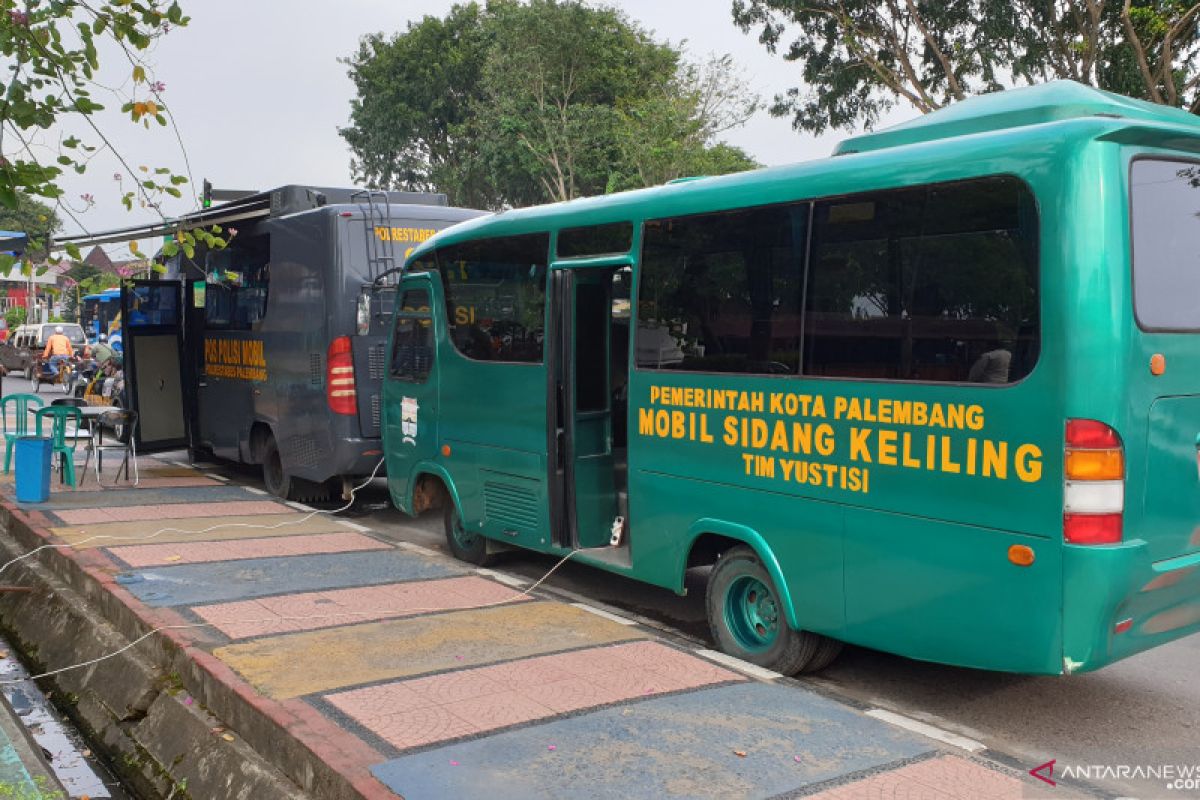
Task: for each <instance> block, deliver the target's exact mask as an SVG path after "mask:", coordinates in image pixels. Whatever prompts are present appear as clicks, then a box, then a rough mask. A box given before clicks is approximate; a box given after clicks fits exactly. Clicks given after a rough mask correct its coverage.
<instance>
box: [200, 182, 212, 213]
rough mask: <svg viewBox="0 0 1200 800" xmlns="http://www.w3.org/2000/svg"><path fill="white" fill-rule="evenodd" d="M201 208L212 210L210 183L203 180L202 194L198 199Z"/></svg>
mask: <svg viewBox="0 0 1200 800" xmlns="http://www.w3.org/2000/svg"><path fill="white" fill-rule="evenodd" d="M200 207H201V208H212V182H211V181H209V180H208V179H207V178H206V179H205V180H204V194H203V195H202V196H201V198H200Z"/></svg>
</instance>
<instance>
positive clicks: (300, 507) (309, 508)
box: [284, 500, 316, 511]
mask: <svg viewBox="0 0 1200 800" xmlns="http://www.w3.org/2000/svg"><path fill="white" fill-rule="evenodd" d="M284 505H285V506H291V507H292V508H294V509H296V510H297V511H316V509H315V508H313V507H312V506H306V505H304V503H297V502H296V501H295V500H288V501H287V502H285V503H284Z"/></svg>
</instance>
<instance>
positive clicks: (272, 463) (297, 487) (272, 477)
mask: <svg viewBox="0 0 1200 800" xmlns="http://www.w3.org/2000/svg"><path fill="white" fill-rule="evenodd" d="M262 469H263V485H264V486H265V487H266V489H267V491H268V492H270V493H271V494H273V495H275V496H276V497H279V498H282V499H284V500H295V501H297V502H300V503H315V502H320V501H322V500H328V499H329V487H328V485H327V484H324V483H315V482H313V481H309V480H305V479H304V478H297V477H294V476H293V475H291V474H289V473H288V472H287V470H285V469H284V468H283V459H282V458H280V456H279V445H278V444H276V443H275V437H274V436H268V437H267V441H266V444H264V445H263V461H262Z"/></svg>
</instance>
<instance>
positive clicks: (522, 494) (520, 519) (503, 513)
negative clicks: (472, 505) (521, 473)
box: [483, 481, 538, 530]
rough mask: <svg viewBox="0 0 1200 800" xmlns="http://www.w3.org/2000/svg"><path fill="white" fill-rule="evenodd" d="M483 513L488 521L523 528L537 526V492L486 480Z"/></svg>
mask: <svg viewBox="0 0 1200 800" xmlns="http://www.w3.org/2000/svg"><path fill="white" fill-rule="evenodd" d="M483 514H484V516H485V517H486V518H487V519H488V520H489V521H490V522H498V523H501V524H504V525H511V526H513V527H516V528H521V529H524V530H533V529H534V528H536V527H537V519H538V502H537V494H536V493H535V492H533V491H531V490H529V489H525V488H523V487H520V486H513V485H512V484H509V483H497V482H495V481H486V482H485V483H484V484H483Z"/></svg>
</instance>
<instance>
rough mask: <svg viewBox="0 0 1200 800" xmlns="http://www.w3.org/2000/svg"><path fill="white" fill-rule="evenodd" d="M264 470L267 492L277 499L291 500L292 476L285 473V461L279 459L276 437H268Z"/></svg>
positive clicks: (264, 450) (264, 448)
mask: <svg viewBox="0 0 1200 800" xmlns="http://www.w3.org/2000/svg"><path fill="white" fill-rule="evenodd" d="M262 469H263V485H264V486H266V487H267V491H268V492H270V493H271V494H273V495H275V496H276V497H281V498H283V499H284V500H290V499H291V497H289V495H290V494H291V493H292V476H291V475H288V474H287V473H286V472H284V471H283V459H282V458H280V457H279V445H277V444H275V437H274V436H268V437H267V443H266V445H265V446H264V447H263V460H262Z"/></svg>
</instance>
